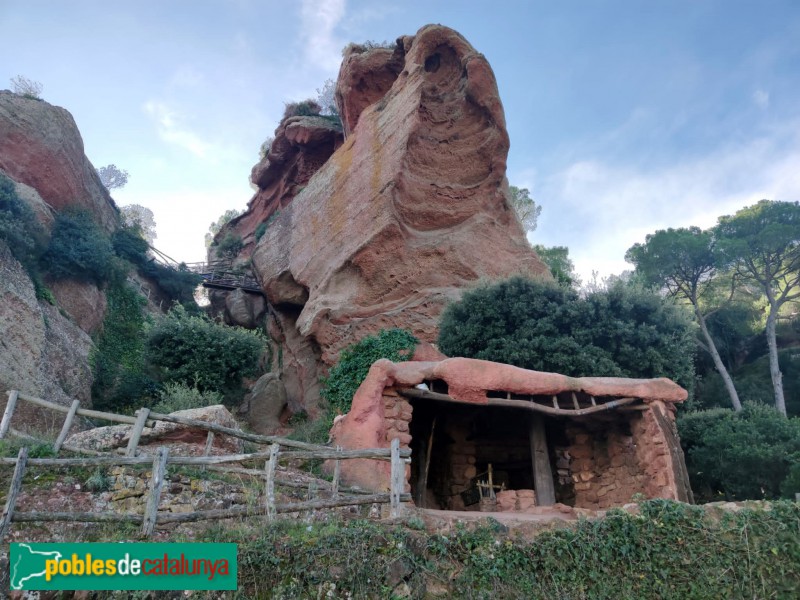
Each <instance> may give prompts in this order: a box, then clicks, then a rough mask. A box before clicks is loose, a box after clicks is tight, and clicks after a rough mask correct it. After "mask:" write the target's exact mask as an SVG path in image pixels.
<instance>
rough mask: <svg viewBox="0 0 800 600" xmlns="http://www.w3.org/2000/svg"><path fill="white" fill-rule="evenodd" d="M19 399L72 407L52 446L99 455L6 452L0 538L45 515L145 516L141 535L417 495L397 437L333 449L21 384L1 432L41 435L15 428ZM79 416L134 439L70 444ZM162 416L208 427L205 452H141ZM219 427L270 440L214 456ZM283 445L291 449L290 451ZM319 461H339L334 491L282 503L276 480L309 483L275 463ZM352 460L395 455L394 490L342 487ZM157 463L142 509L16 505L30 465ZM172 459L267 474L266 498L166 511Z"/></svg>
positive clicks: (396, 508) (397, 506) (81, 518)
mask: <svg viewBox="0 0 800 600" xmlns="http://www.w3.org/2000/svg"><path fill="white" fill-rule="evenodd" d="M18 400H24V401H27V402H30V403H32V404H34V405H38V406H43V407H46V408H51V409H53V410H57V411H60V412H65V413H66V414H67V416H66V418H65V420H64V425H63V427H62V429H61V432H60V433H59V435H58V438H57V439H56V441H55V443H54V444H53V450H54V451H55V452H56V454H57V453H58V452H59V451H60V450H62V449H64V450H70V451H74V452H78V453H90V454H93V455H94V456H90V457H78V458H28V449H27V447H23V448H21V449H20V451H19V454H18V456H17V457H16V458H0V464H6V465H11V464H13V465H14V474H13V476H12V479H11V485H10V488H9V492H8V496H7V498H6V504H5V507H4V509H3V512H2V515H0V540H2V539H3V538H4V537H5V535H6V533H7V532H8V528H9V526H10V524H11V522H45V521H67V522H84V523H89V522H131V523H139V522H140V523H141V525H142V534H143V535H144V536H150V535H152V534H153V531H154V530H155V527H156V525H157V524H165V523H183V522H190V521H202V520H208V519H228V518H232V517H246V516H256V515H261V516H266V518H267V519H268V520H272V519H274V518H275V517H276V516H277V515H278V514H282V513H295V512H302V511H307V510H314V509H324V508H335V507H341V506H358V505H363V504H375V503H379V504H389V505H390V511H391V512H390V514H391V516H392V517H397V516H399V515H400V511H401V503H402V502H408V501H409V500H411V495H410V494H407V493H404V487H405V465H406V464H407V463H408V462H409V461H410V456H411V452H410V450H401V449H400V442H399V440H398V439H394V440H392V443H391V447H390V448H374V449H363V450H342V449H340V448H330V447H327V446H321V445H316V444H307V443H305V442H298V441H296V440H289V439H286V438H280V437H277V436H264V435H256V434H252V433H246V432H243V431H240V430H238V429H233V428H230V427H223V426H221V425H217V424H214V423H207V422H205V421H198V420H195V419H187V418H184V417H177V416H175V415H162V414H159V413H153V412H150V410H149V409H147V408H142V409H139V411H137V413H136V417H131V416H127V415H118V414H115V413H107V412H101V411H95V410H87V409H82V408H79V403H78V401H77V400H75V401H74V402H73V403H72V405H71V406H70V407H65V406H61V405H60V404H55V403H53V402H48V401H47V400H42V399H40V398H34V397H32V396H28V395H27V394H21V393H19V392H18V391H16V390H12V391H11V392H9V398H8V404H7V406H6V410H5V413H4V414H3V419H2V421H1V422H0V438H3V437H5V435H6V434H8V433H11V434H12V435H16V436H18V437H23V438H25V439H31V440H34V441H38V440H36V439H35V438H32V437H31V436H28V435H27V434H24V433H21V432H18V431H15V430H14V429H12V428H11V427H10V423H11V417H12V415H13V413H14V409H15V407H16V404H17V401H18ZM75 415H81V416H85V417H90V418H97V419H105V420H108V421H114V422H119V423H126V424H129V425H133V428H132V430H131V433H130V438H129V442H128V446H127V448H126V450H125V456H119V455H103V454H102V453H100V452H96V451H91V450H86V449H82V448H74V447H69V446H67V445H65V444H64V440H65V439H66V437H67V433H68V432H69V429H70V427H71V426H72V422H73V419H74V418H75ZM155 421H165V422H170V423H179V424H183V425H189V426H192V427H198V428H201V429H205V430H207V431H208V437H207V439H206V445H205V449H204V455H203V456H170V454H169V450H168V448H166V447H159V448H158V451H157V452H156V454H155V456H154V457H150V456H137V455H136V450H137V447H138V444H139V440H140V438H141V435H142V430H143V429H144V427H145V426H147V425H150V426H152V424H153V423H154V422H155ZM215 434H224V435H230V436H232V437H236V438H239V439H243V440H247V441H251V442H255V443H257V444H270V447H269V450H268V451H266V452H254V453H243V454H228V455H222V456H209V452H210V449H211V445H212V443H213V440H214V435H215ZM282 448H289V450H288V451H287V450H283V449H282ZM262 459H263V460H265V466H264V469H263V470H260V469H245V468H236V467H221V466H220V465H225V464H229V463H241V462H245V461H253V460H262ZM297 459H302V460H312V459H324V460H334V461H335V463H334V465H335V466H334V476H333V482H332V483H331V485H330V490H329V492H330V497H329V498H324V499H316V500H310V501H306V502H289V503H282V504H279V503H277V502H276V500H275V485H276V484H278V485H286V486H289V487H300V486H304V484H299V485H298V484H297V483H293V482H289V481H281V480H280V479H279V478H278V477H277V475H276V470H277V466H278V462H279V461H280V460H297ZM350 459H372V460H388V461H390V462H391V478H390V483H389V489H390V491H389V493H382V494H374V493H370V492H367V491H365V490H359V489H353V488H342V489H340V486H339V478H340V465H341V461H342V460H350ZM142 464H152V475H151V477H150V483H149V488H148V492H147V498H146V503H145V510H144V514H143V515H142V516H139V515H132V514H124V513H116V512H94V513H78V512H63V513H59V512H17V511H15V505H16V501H17V497H18V495H19V492H20V489H21V487H22V478H23V477H24V475H25V472H26V469H27V468H28V467H29V466H41V467H92V466H95V467H98V466H123V465H142ZM168 465H184V466H185V465H195V466H202V467H203V468H204V469H209V470H221V471H223V472H228V473H240V474H246V475H253V476H257V477H261V478H263V479H264V480H265V489H264V502H263V504H261V505H259V506H241V507H233V508H228V509H215V510H201V511H194V512H187V513H179V514H175V513H166V512H161V513H160V512H158V506H159V502H160V499H161V492H162V489H163V487H164V482H165V481H166V480H167V477H166V471H167V466H168Z"/></svg>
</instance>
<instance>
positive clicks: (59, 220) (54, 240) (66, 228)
mask: <svg viewBox="0 0 800 600" xmlns="http://www.w3.org/2000/svg"><path fill="white" fill-rule="evenodd" d="M42 260H43V264H44V265H45V266H46V270H47V272H48V273H49V274H50V275H51V276H52V277H53V278H55V279H65V278H73V279H78V280H82V281H91V282H93V283H96V284H98V285H101V284H103V283H105V282H106V281H108V280H110V279H111V278H112V276H114V275H115V274H116V273H117V272H118V269H119V266H118V263H117V262H116V260H115V254H114V249H113V247H112V245H111V240H110V239H109V237H108V236H107V235H106V233H105V231H103V230H102V229H101V228H100V227H99V226H98V225H97V223H95V222H94V220H93V219H92V216H91V214H90V213H89V212H87V211H85V210H81V209H71V210H66V211H64V212H60V213H58V214H57V215H56V219H55V222H54V224H53V232H52V235H51V237H50V245H49V246H48V248H47V252H46V253H45V255H44V256H43V257H42Z"/></svg>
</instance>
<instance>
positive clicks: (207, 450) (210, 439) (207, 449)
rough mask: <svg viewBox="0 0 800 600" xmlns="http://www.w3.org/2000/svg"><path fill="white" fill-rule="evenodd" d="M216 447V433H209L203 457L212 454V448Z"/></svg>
mask: <svg viewBox="0 0 800 600" xmlns="http://www.w3.org/2000/svg"><path fill="white" fill-rule="evenodd" d="M213 446H214V432H213V431H209V432H208V435H207V436H206V447H205V448H203V456H208V455H209V454H211V448H212V447H213Z"/></svg>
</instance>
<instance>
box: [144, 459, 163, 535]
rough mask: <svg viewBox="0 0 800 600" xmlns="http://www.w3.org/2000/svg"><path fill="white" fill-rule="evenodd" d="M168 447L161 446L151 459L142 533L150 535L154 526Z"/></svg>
mask: <svg viewBox="0 0 800 600" xmlns="http://www.w3.org/2000/svg"><path fill="white" fill-rule="evenodd" d="M168 457H169V449H168V448H166V447H165V446H161V447H160V448H159V449H158V452H157V453H156V456H155V458H154V459H153V474H152V476H151V477H150V493H149V494H148V496H147V504H146V505H145V509H144V519H143V520H142V535H144V536H145V537H150V536H151V535H153V531H154V530H155V528H156V519H157V518H158V503H159V501H160V500H161V490H162V488H163V487H164V480H165V479H166V477H165V475H166V471H167V458H168Z"/></svg>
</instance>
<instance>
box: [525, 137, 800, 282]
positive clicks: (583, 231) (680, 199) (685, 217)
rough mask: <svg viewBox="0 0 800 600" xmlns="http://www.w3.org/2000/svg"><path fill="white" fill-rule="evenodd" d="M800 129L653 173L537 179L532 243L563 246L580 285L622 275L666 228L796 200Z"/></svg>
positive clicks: (592, 170)
mask: <svg viewBox="0 0 800 600" xmlns="http://www.w3.org/2000/svg"><path fill="white" fill-rule="evenodd" d="M798 164H800V123H798V122H794V123H783V127H782V128H781V129H780V130H776V131H775V132H773V133H772V134H770V135H767V136H765V137H761V138H756V139H752V140H750V141H749V142H746V143H743V144H740V145H736V146H728V147H725V148H723V149H721V150H718V151H716V152H713V153H709V154H708V155H706V156H702V157H699V158H697V159H684V160H682V161H679V162H676V163H673V164H671V165H667V166H664V167H661V168H650V169H648V168H643V167H637V166H629V165H623V164H613V163H611V162H604V161H602V160H590V159H587V160H581V161H576V162H573V163H572V164H570V165H569V166H567V167H566V168H564V169H562V170H561V171H560V172H557V173H555V174H554V175H552V176H550V177H548V178H545V179H544V180H542V181H541V186H540V187H539V188H538V189H537V190H535V193H534V194H533V196H534V197H535V198H537V199H539V200H540V201H541V202H542V204H543V205H544V210H543V212H542V216H541V217H540V219H539V228H538V229H537V231H536V232H535V234H534V235H533V236H532V238H533V241H534V242H535V243H542V244H544V245H546V246H554V245H559V246H568V247H569V249H570V256H571V257H572V258H573V260H574V262H575V265H576V269H577V271H578V272H579V274H580V275H581V277H583V278H584V279H586V278H588V277H589V275H590V274H591V272H592V270H598V271H600V273H601V274H602V275H604V276H605V275H609V274H615V273H620V272H621V271H623V270H626V269H630V268H631V265H629V264H628V263H626V262H625V260H624V254H625V251H626V250H627V249H628V248H629V247H630V246H632V245H633V244H635V243H637V242H641V241H644V238H645V236H646V235H647V234H648V233H652V232H654V231H656V230H657V229H663V228H666V227H685V226H689V225H697V226H699V227H709V226H711V225H713V224H714V223H715V222H716V220H717V217H719V216H721V215H725V214H731V213H733V212H735V211H737V210H739V209H740V208H743V207H744V206H748V205H750V204H754V203H755V202H757V201H758V200H761V199H762V198H769V199H774V200H797V199H798V198H800V169H798V168H797V165H798Z"/></svg>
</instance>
